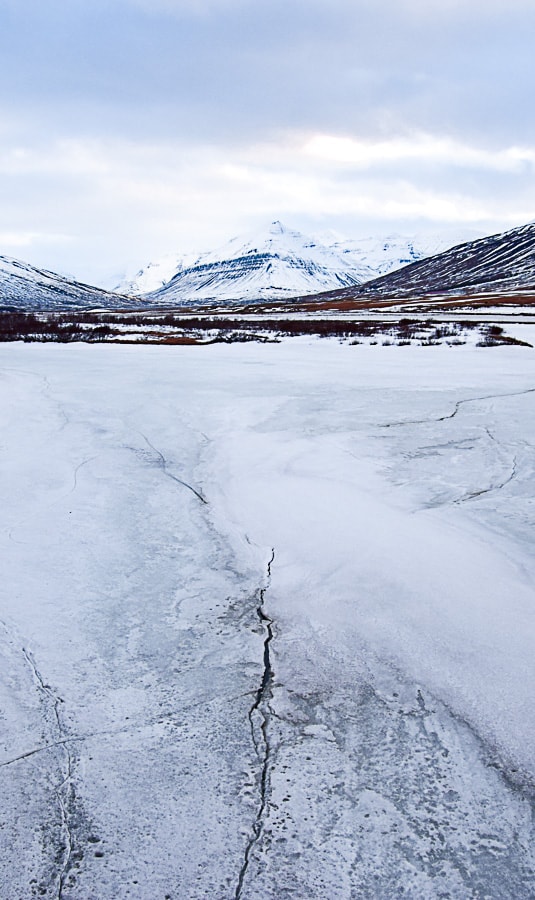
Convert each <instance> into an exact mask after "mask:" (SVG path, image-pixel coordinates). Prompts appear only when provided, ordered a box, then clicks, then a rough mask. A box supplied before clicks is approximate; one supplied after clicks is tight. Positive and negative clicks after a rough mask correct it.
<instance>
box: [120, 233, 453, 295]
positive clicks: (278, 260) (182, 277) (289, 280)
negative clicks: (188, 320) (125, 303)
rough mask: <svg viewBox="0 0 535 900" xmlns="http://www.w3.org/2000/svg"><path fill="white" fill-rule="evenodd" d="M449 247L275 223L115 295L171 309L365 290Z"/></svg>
mask: <svg viewBox="0 0 535 900" xmlns="http://www.w3.org/2000/svg"><path fill="white" fill-rule="evenodd" d="M449 245H450V243H449V242H447V241H445V240H444V239H441V238H438V237H433V238H425V239H417V238H407V237H402V236H399V235H394V236H391V237H387V238H382V239H378V238H365V239H363V240H361V241H339V240H336V239H334V238H332V239H331V240H329V239H327V241H325V240H324V241H319V240H316V239H313V238H310V237H307V236H306V235H303V234H301V233H300V232H298V231H293V230H291V229H288V228H286V227H285V226H284V225H283V224H282V223H281V222H273V223H272V224H271V225H270V227H269V228H268V230H267V231H263V232H260V233H257V234H253V235H250V236H248V237H241V238H234V239H233V240H231V241H230V242H229V243H228V244H226V245H225V246H223V247H221V248H220V249H219V250H216V251H215V252H212V253H204V254H202V255H201V256H198V257H190V258H189V259H184V258H182V259H181V258H180V257H178V256H176V255H171V256H166V257H163V258H162V259H160V260H157V261H156V262H153V263H149V264H148V265H146V266H145V267H144V268H142V269H140V270H139V272H137V274H136V275H135V276H134V277H133V278H129V279H125V280H124V281H123V282H121V284H119V285H117V287H116V288H115V290H116V291H118V292H120V293H123V294H129V295H131V296H132V295H133V296H140V297H143V298H144V299H145V300H148V301H150V302H151V303H157V304H161V305H169V306H175V305H177V304H184V303H207V302H222V303H225V302H229V301H246V302H262V301H270V300H282V299H288V298H291V297H295V296H299V295H302V294H311V293H316V292H319V291H325V290H329V289H333V288H337V287H343V286H349V285H360V284H363V283H364V282H367V281H369V280H370V279H373V278H376V277H377V276H378V275H382V274H383V273H384V272H389V271H391V270H393V269H396V268H399V267H400V266H403V265H406V264H408V263H411V262H414V261H415V260H419V259H422V258H423V257H425V256H429V255H430V254H432V253H437V252H439V251H440V250H443V249H445V247H446V246H449Z"/></svg>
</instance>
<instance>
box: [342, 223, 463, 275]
mask: <svg viewBox="0 0 535 900" xmlns="http://www.w3.org/2000/svg"><path fill="white" fill-rule="evenodd" d="M468 236H469V235H468V234H467V233H458V234H456V235H451V234H450V235H448V236H446V235H440V234H433V235H403V234H390V235H387V236H386V237H365V238H360V239H357V240H350V241H338V242H336V243H334V244H332V245H330V246H332V247H333V249H339V250H340V252H342V253H343V254H344V256H345V258H347V259H351V260H352V261H353V262H354V264H355V265H357V266H358V265H359V264H365V265H366V266H368V268H370V269H371V270H372V271H373V273H374V274H373V275H372V276H371V277H372V278H378V277H380V276H381V275H386V274H388V273H389V272H394V271H396V270H397V269H401V268H402V266H407V265H410V264H411V263H414V262H418V261H419V260H421V259H425V258H426V257H428V256H435V255H436V254H437V253H443V252H444V251H445V250H447V249H449V248H450V247H453V245H454V244H460V243H461V242H462V241H465V240H467V239H468ZM470 237H471V238H472V239H473V234H471V235H470ZM478 237H479V235H478Z"/></svg>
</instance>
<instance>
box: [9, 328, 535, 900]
mask: <svg viewBox="0 0 535 900" xmlns="http://www.w3.org/2000/svg"><path fill="white" fill-rule="evenodd" d="M519 328H520V326H519ZM0 359H1V361H0V423H1V432H0V434H1V437H0V460H1V467H0V477H1V480H2V486H1V491H2V493H1V496H2V505H1V508H0V516H1V521H0V541H1V543H2V560H3V566H2V580H1V596H0V620H1V622H0V666H1V678H0V715H1V717H2V719H1V720H2V729H1V742H0V779H1V797H2V804H1V807H2V809H1V814H0V857H1V865H0V873H1V874H0V895H1V896H2V897H3V898H6V900H18V898H29V897H34V896H35V897H39V896H45V897H55V898H63V900H119V898H141V900H156V898H161V900H164V898H166V897H167V898H172V900H184V898H187V900H201V898H208V897H209V898H217V900H219V898H221V900H223V898H229V900H240V898H243V900H246V898H251V900H252V898H258V900H267V898H271V900H279V898H283V897H295V898H302V900H310V898H319V900H342V898H343V900H346V898H347V900H353V898H359V900H360V898H370V900H371V898H374V900H375V898H389V900H390V898H399V897H408V898H411V900H412V898H421V900H428V898H435V897H436V898H438V897H443V898H459V900H465V898H483V897H484V898H500V900H502V898H511V900H513V898H514V900H523V898H531V897H533V896H534V893H535V880H534V878H535V860H534V857H533V846H534V842H533V837H534V834H533V789H532V786H533V782H534V780H535V757H534V751H533V747H534V745H535V744H534V739H535V710H534V704H533V683H534V674H535V672H534V669H535V628H534V624H535V623H534V619H535V603H534V601H535V590H534V587H533V585H534V583H535V577H534V576H535V554H534V553H533V517H534V506H533V489H532V485H533V477H534V467H535V456H534V444H535V416H534V415H533V412H534V406H535V354H534V351H533V350H531V349H529V348H524V347H494V348H489V349H487V350H486V349H481V348H475V347H472V346H463V347H455V348H447V347H429V348H423V347H400V348H396V347H385V348H382V347H368V346H363V345H359V346H351V345H349V344H343V345H341V344H338V343H337V342H336V341H334V340H315V341H310V340H308V339H302V338H295V339H293V340H291V341H284V342H282V343H281V344H276V345H262V344H260V345H259V344H232V345H213V346H210V347H163V346H160V347H147V346H145V347H142V346H117V345H115V346H110V345H107V346H106V345H104V346H101V345H75V344H71V345H57V344H45V345H43V344H29V345H23V344H10V345H3V346H2V347H1V358H0ZM530 786H531V787H530Z"/></svg>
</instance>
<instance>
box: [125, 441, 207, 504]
mask: <svg viewBox="0 0 535 900" xmlns="http://www.w3.org/2000/svg"><path fill="white" fill-rule="evenodd" d="M139 433H140V435H141V437H142V438H143V440H144V441H145V442H146V443H147V444H148V446H149V447H150V449H151V450H152V451H153V452H154V453H155V454H156V456H157V457H158V460H157V462H158V466H159V468H160V469H161V470H162V472H163V473H164V475H167V477H168V478H171V479H172V480H173V481H176V483H177V484H181V485H182V487H185V488H187V489H188V491H191V493H192V494H195V496H196V497H197V500H200V501H201V503H204V504H205V505H208V500H207V499H206V497H203V495H202V494H201V493H200V492H199V491H197V490H196V489H195V488H194V487H192V485H191V484H188V482H187V481H182V479H181V478H178V477H177V476H176V475H173V473H172V472H169V470H168V468H167V460H166V458H165V456H164V455H163V453H162V452H161V451H160V450H158V449H157V448H156V447H155V446H154V444H151V442H150V441H149V439H148V437H147V436H146V435H144V434H143V432H142V431H140V432H139Z"/></svg>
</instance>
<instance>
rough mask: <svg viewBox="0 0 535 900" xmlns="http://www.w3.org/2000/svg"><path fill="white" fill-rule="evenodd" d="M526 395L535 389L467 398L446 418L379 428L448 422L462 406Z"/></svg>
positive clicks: (407, 422)
mask: <svg viewBox="0 0 535 900" xmlns="http://www.w3.org/2000/svg"><path fill="white" fill-rule="evenodd" d="M525 394H535V388H528V389H527V390H525V391H513V392H512V393H510V394H487V395H485V396H484V397H467V398H466V399H465V400H458V401H457V403H456V404H455V408H454V410H453V412H451V413H448V415H446V416H439V417H438V418H436V419H407V421H405V422H387V423H386V424H384V425H379V426H378V427H379V428H402V427H403V426H404V425H427V424H428V423H431V422H446V421H447V420H448V419H454V418H455V416H456V415H457V413H458V412H459V410H460V408H461V406H464V404H466V403H478V402H479V401H483V400H500V398H502V397H523V396H524V395H525Z"/></svg>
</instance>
